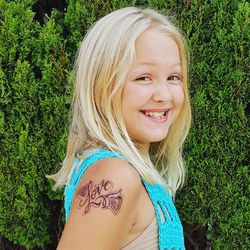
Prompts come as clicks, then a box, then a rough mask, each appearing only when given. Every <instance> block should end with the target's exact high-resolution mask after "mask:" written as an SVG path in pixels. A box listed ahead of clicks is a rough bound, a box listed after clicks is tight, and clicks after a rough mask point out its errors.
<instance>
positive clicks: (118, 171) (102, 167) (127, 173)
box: [79, 158, 142, 189]
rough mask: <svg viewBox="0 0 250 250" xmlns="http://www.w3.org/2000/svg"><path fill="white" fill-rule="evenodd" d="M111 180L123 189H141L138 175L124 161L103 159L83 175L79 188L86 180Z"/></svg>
mask: <svg viewBox="0 0 250 250" xmlns="http://www.w3.org/2000/svg"><path fill="white" fill-rule="evenodd" d="M91 179H93V180H96V181H98V180H102V179H107V180H112V181H113V182H114V184H116V185H122V186H124V187H126V186H128V187H131V186H132V187H133V188H135V189H137V188H140V187H141V185H142V184H141V178H140V175H139V173H138V172H137V171H136V170H135V168H134V167H132V166H131V165H130V164H129V163H128V162H127V161H126V160H122V159H119V158H105V159H102V160H99V161H97V162H96V163H95V164H93V165H92V166H91V167H90V168H89V169H88V170H87V171H86V172H85V174H84V177H83V178H82V180H81V182H80V184H79V186H80V185H81V184H83V183H85V182H86V181H87V180H91Z"/></svg>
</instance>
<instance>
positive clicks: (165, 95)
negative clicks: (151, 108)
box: [152, 82, 173, 102]
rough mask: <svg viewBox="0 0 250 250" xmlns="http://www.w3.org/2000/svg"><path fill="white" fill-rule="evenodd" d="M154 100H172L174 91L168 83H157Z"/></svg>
mask: <svg viewBox="0 0 250 250" xmlns="http://www.w3.org/2000/svg"><path fill="white" fill-rule="evenodd" d="M152 99H153V101H154V102H168V101H172V99H173V97H172V93H171V90H170V87H169V85H168V83H166V82H161V83H157V84H156V85H155V89H154V93H153V97H152Z"/></svg>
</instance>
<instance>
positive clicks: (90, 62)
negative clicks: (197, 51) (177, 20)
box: [54, 7, 191, 250]
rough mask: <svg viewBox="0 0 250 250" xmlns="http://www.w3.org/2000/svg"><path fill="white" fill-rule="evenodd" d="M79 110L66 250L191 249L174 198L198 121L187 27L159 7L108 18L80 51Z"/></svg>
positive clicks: (61, 180) (69, 158)
mask: <svg viewBox="0 0 250 250" xmlns="http://www.w3.org/2000/svg"><path fill="white" fill-rule="evenodd" d="M72 113H73V117H72V123H71V127H70V132H69V139H68V147H67V154H66V157H65V160H64V163H63V167H62V168H61V170H60V171H59V172H58V173H57V174H56V175H55V176H54V179H55V180H56V187H60V186H63V185H65V184H66V187H65V211H66V220H67V221H66V225H65V228H64V231H63V233H62V236H61V239H60V242H59V245H58V250H64V249H70V250H77V249H79V250H80V249H87V250H92V249H93V250H98V249H102V250H105V249H108V250H110V249H123V250H124V249H126V250H128V249H144V250H145V249H185V247H184V239H183V229H182V225H181V222H180V219H179V217H178V214H177V212H176V209H175V207H174V204H173V201H172V199H173V197H174V195H175V193H176V190H177V189H178V188H179V187H180V186H181V185H182V184H183V182H184V177H185V170H184V166H183V160H182V156H181V149H182V145H183V142H184V139H185V137H186V135H187V133H188V130H189V127H190V120H191V112H190V102H189V97H188V91H187V53H186V46H185V41H184V39H183V37H182V35H181V33H180V31H178V29H177V28H176V27H175V26H174V25H173V24H172V23H171V22H170V21H169V20H168V19H167V18H166V17H165V16H163V15H161V14H159V13H157V12H155V11H153V10H150V9H139V8H135V7H129V8H124V9H120V10H117V11H114V12H112V13H110V14H109V15H107V16H105V17H103V18H101V19H100V20H99V21H98V22H97V23H96V24H95V25H94V26H93V27H92V28H91V29H90V30H89V32H88V33H87V35H86V36H85V38H84V40H83V42H82V44H81V46H80V49H79V53H78V58H77V62H76V69H75V89H74V97H73V103H72Z"/></svg>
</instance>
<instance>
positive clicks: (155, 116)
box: [141, 109, 170, 122]
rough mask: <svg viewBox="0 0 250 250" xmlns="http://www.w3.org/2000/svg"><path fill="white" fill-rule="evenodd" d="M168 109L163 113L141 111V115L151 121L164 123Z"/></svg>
mask: <svg viewBox="0 0 250 250" xmlns="http://www.w3.org/2000/svg"><path fill="white" fill-rule="evenodd" d="M169 111H170V109H167V110H163V111H141V113H142V114H143V115H144V116H146V117H147V118H149V119H150V120H152V121H157V122H165V121H166V120H167V118H168V116H167V114H168V112H169Z"/></svg>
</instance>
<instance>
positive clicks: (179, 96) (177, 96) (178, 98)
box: [173, 86, 185, 108]
mask: <svg viewBox="0 0 250 250" xmlns="http://www.w3.org/2000/svg"><path fill="white" fill-rule="evenodd" d="M173 96H174V100H173V101H174V104H175V106H176V107H178V108H181V106H182V104H183V103H184V100H185V96H184V91H183V88H182V86H178V88H175V89H174V90H173Z"/></svg>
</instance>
